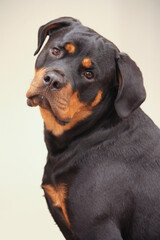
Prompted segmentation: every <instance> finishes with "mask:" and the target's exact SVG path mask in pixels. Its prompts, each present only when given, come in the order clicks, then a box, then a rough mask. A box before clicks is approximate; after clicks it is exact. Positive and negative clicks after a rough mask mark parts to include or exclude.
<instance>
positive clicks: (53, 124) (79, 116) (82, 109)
mask: <svg viewBox="0 0 160 240" xmlns="http://www.w3.org/2000/svg"><path fill="white" fill-rule="evenodd" d="M101 98H102V91H99V92H98V94H97V96H96V97H95V99H94V101H93V102H92V103H91V105H87V104H86V103H82V102H80V101H79V99H78V93H77V92H75V93H74V94H73V96H72V97H71V99H70V103H69V106H68V110H67V111H66V110H65V112H62V114H64V115H65V116H66V117H68V118H71V119H72V121H71V122H70V123H68V124H66V125H65V126H62V125H60V124H59V123H57V121H56V120H55V118H54V117H53V115H52V114H51V112H50V111H48V110H46V109H43V108H41V107H40V112H41V115H42V118H43V120H44V122H45V126H46V128H47V130H49V131H51V132H52V133H53V134H54V135H55V136H59V135H61V134H63V132H64V131H67V130H70V129H71V128H73V127H74V126H75V125H76V124H77V123H78V122H80V121H82V120H84V119H85V118H87V117H88V116H90V115H91V114H92V110H93V108H94V107H95V106H96V105H97V104H98V103H99V102H100V101H101Z"/></svg>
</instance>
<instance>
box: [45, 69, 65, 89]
mask: <svg viewBox="0 0 160 240" xmlns="http://www.w3.org/2000/svg"><path fill="white" fill-rule="evenodd" d="M43 83H44V85H45V86H48V87H49V88H50V89H51V90H60V89H61V88H62V87H63V86H64V80H63V77H62V76H61V75H60V74H57V73H55V72H47V73H46V74H45V75H44V78H43Z"/></svg>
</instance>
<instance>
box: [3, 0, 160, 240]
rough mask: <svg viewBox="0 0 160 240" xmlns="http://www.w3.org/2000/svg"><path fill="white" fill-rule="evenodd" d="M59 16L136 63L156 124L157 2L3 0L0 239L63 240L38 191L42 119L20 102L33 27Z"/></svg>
mask: <svg viewBox="0 0 160 240" xmlns="http://www.w3.org/2000/svg"><path fill="white" fill-rule="evenodd" d="M61 16H72V17H75V18H78V19H79V20H80V21H81V22H82V23H83V24H84V25H87V26H89V27H91V28H93V29H95V30H96V31H97V32H99V33H100V34H102V35H103V36H105V37H106V38H108V39H110V40H111V41H113V42H114V43H115V44H116V45H117V46H118V48H119V49H120V50H121V51H123V52H126V53H128V54H129V55H130V57H131V58H132V59H134V61H136V63H137V65H138V66H139V67H140V69H141V71H142V73H143V77H144V84H145V87H146V91H147V99H146V101H145V103H144V104H143V105H142V108H143V110H144V111H145V112H146V113H147V114H148V115H149V116H150V117H151V118H152V119H153V121H154V122H155V123H156V124H157V125H159V126H160V111H159V104H160V96H159V89H160V76H159V75H160V74H159V70H160V60H159V56H160V1H159V0H134V1H132V0H98V1H95V0H91V1H89V0H88V1H87V0H81V1H80V0H79V1H78V0H67V1H66V0H57V1H56V0H27V1H26V0H14V1H11V0H10V1H9V0H1V2H0V24H1V27H0V48H1V50H0V66H1V72H0V73H1V75H0V87H1V93H0V109H1V110H0V112H1V117H0V121H1V123H0V239H4V240H10V239H13V240H14V239H15V240H21V239H23V240H28V239H30V240H32V239H38V240H44V239H55V240H56V239H57V240H61V239H64V238H63V236H62V234H61V233H60V231H59V229H58V227H57V226H56V225H55V223H54V221H53V220H52V218H51V216H50V214H49V211H48V210H47V206H46V202H45V199H44V198H43V191H42V190H41V188H40V184H41V178H42V175H43V167H44V165H45V162H46V154H47V151H46V147H45V144H44V141H43V121H42V119H41V117H40V114H39V110H38V108H29V107H28V106H27V105H26V97H25V93H26V91H27V90H28V87H29V84H30V82H31V80H32V78H33V75H34V63H35V57H34V56H33V53H34V51H35V49H36V47H37V31H38V28H39V27H40V26H41V25H43V24H45V23H47V22H48V21H50V20H53V19H55V18H57V17H61ZM84 201H85V198H84Z"/></svg>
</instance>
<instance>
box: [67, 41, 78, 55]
mask: <svg viewBox="0 0 160 240" xmlns="http://www.w3.org/2000/svg"><path fill="white" fill-rule="evenodd" d="M65 49H66V50H67V52H69V53H74V52H75V50H76V47H75V46H74V44H72V43H67V44H66V46H65Z"/></svg>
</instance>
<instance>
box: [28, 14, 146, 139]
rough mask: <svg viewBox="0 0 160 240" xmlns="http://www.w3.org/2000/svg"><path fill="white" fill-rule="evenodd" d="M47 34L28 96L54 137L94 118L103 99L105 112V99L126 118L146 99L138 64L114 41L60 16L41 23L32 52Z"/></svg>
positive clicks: (75, 21)
mask: <svg viewBox="0 0 160 240" xmlns="http://www.w3.org/2000/svg"><path fill="white" fill-rule="evenodd" d="M47 36H49V40H48V42H47V43H46V45H45V46H44V48H43V50H42V51H41V52H40V54H39V55H38V57H37V60H36V64H35V76H34V79H33V81H32V83H31V86H30V89H29V90H28V92H27V94H26V96H27V98H28V100H27V102H28V105H29V106H37V105H39V106H40V111H41V114H42V117H43V119H44V122H45V125H46V128H47V129H48V130H50V131H52V133H53V134H54V135H57V136H58V135H61V134H62V133H63V132H64V131H67V130H70V129H71V128H73V127H74V126H75V125H77V124H78V123H79V122H82V121H84V120H85V119H87V118H88V117H89V116H92V114H94V112H96V111H97V109H98V108H100V106H101V105H102V103H103V107H101V108H103V109H104V110H103V111H107V110H108V109H107V108H108V106H106V107H105V106H104V102H105V99H106V98H107V99H108V101H109V102H110V107H113V108H114V109H115V110H116V112H117V114H118V115H119V117H120V118H128V117H129V116H130V114H131V113H132V112H133V111H134V110H135V109H136V108H138V107H139V106H140V104H141V103H142V102H143V101H144V99H145V90H144V87H143V80H142V74H141V72H140V70H139V68H138V67H137V65H136V64H135V62H134V61H133V60H131V59H130V57H129V56H128V55H126V54H124V53H120V52H119V50H118V49H117V47H116V46H115V45H114V44H113V43H112V42H110V41H108V40H107V39H105V38H103V37H102V36H100V35H99V34H98V33H96V32H95V31H93V30H91V29H90V28H87V27H85V26H83V25H82V24H81V23H80V22H79V21H78V20H76V19H73V18H68V17H64V18H59V19H56V20H54V21H51V22H49V23H47V24H46V25H44V26H42V27H40V29H39V32H38V48H37V50H36V52H35V55H36V54H37V53H38V52H39V51H40V49H41V47H42V45H43V43H44V41H45V39H46V37H47ZM97 114H98V113H97ZM100 115H101V114H100V113H99V117H100Z"/></svg>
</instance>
